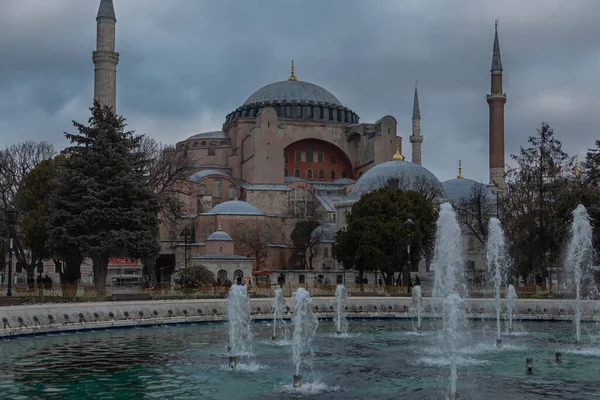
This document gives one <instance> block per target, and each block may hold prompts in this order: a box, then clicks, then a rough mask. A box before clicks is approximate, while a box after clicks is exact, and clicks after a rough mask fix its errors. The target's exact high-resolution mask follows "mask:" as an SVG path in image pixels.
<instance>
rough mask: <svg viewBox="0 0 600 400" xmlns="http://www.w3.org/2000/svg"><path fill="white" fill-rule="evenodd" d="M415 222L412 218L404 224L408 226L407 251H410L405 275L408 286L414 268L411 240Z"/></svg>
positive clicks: (405, 282)
mask: <svg viewBox="0 0 600 400" xmlns="http://www.w3.org/2000/svg"><path fill="white" fill-rule="evenodd" d="M414 224H415V223H414V222H412V220H411V219H410V218H409V219H407V220H406V221H404V226H406V227H407V228H408V245H407V246H406V250H407V253H408V261H407V263H406V274H405V277H404V284H405V285H406V286H408V282H409V279H410V278H409V277H410V271H411V269H412V268H411V267H412V265H411V259H410V241H411V234H412V228H413V225H414Z"/></svg>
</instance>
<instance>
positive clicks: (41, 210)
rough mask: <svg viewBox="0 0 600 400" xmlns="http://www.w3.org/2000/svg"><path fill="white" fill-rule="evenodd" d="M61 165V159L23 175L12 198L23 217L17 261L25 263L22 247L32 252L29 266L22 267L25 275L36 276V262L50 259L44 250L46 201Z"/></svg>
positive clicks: (46, 163)
mask: <svg viewBox="0 0 600 400" xmlns="http://www.w3.org/2000/svg"><path fill="white" fill-rule="evenodd" d="M62 162H64V156H57V157H55V158H53V159H47V160H42V161H41V162H39V163H38V164H37V165H36V166H35V168H33V169H32V170H31V171H29V173H28V174H27V175H25V177H24V178H23V180H22V182H21V185H20V186H19V190H18V191H17V193H16V196H15V205H16V207H17V209H19V210H20V211H21V214H22V217H21V219H20V221H19V228H20V229H19V233H20V235H19V240H18V241H17V243H16V246H15V247H16V248H15V251H16V253H17V254H18V257H17V258H18V259H20V260H26V257H25V249H24V248H25V247H27V248H28V249H29V251H31V258H30V259H29V264H27V263H24V265H25V268H26V269H27V273H28V275H33V274H34V273H35V266H36V264H37V263H38V262H40V261H43V260H45V259H48V258H50V257H51V256H52V254H51V253H50V252H49V251H48V248H47V246H46V244H47V241H48V231H47V230H46V225H47V219H48V204H47V200H48V197H49V196H50V193H51V192H52V187H53V185H52V182H53V181H54V179H55V178H56V174H57V166H58V165H60V164H61V163H62Z"/></svg>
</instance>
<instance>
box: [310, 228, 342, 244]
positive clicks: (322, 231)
mask: <svg viewBox="0 0 600 400" xmlns="http://www.w3.org/2000/svg"><path fill="white" fill-rule="evenodd" d="M336 232H337V231H336V229H335V224H323V225H319V226H317V227H316V228H315V230H313V231H312V233H311V234H310V236H311V239H312V240H316V241H318V242H319V243H333V242H335V234H336Z"/></svg>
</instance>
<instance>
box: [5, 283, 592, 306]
mask: <svg viewBox="0 0 600 400" xmlns="http://www.w3.org/2000/svg"><path fill="white" fill-rule="evenodd" d="M279 287H280V285H254V286H250V285H249V286H248V292H249V294H250V296H251V297H257V298H264V297H273V296H274V295H275V289H276V288H279ZM299 287H302V288H304V289H306V290H307V291H308V292H309V293H310V294H311V295H312V296H313V297H329V296H335V290H336V287H337V285H335V284H317V285H315V284H313V283H309V284H293V285H292V284H289V283H288V284H284V285H281V288H282V289H283V295H284V296H285V297H291V296H292V294H293V293H294V292H295V291H296V290H297V289H298V288H299ZM345 288H346V291H347V293H348V296H350V297H359V296H372V297H379V296H385V297H387V296H392V297H408V296H410V294H409V292H408V288H407V287H406V286H385V285H377V284H363V285H360V284H347V285H345ZM515 289H516V291H517V294H518V296H519V298H525V299H536V298H538V299H551V298H555V299H561V298H573V294H572V293H570V292H564V291H560V290H558V288H554V289H552V290H550V289H551V288H546V287H545V285H537V286H536V285H527V286H525V287H518V288H515ZM228 292H229V287H227V286H205V287H198V288H182V287H180V286H176V285H169V284H154V285H151V286H140V285H135V286H107V287H106V290H105V294H103V295H100V291H99V289H98V287H97V286H96V285H78V286H76V285H57V284H53V286H52V288H46V289H43V288H37V287H33V288H31V287H28V286H27V285H22V284H21V285H16V286H14V287H13V292H12V299H13V300H12V301H11V302H0V305H3V304H13V303H17V302H19V299H20V300H21V302H22V303H65V302H88V301H114V300H149V299H152V300H168V299H173V300H175V299H218V298H225V297H227V294H228ZM1 295H6V286H5V285H3V286H0V296H1ZM422 295H423V297H430V296H431V287H430V286H429V285H426V286H425V287H424V288H423V290H422ZM586 296H587V291H586V290H585V289H584V290H583V293H582V298H585V297H586ZM469 297H471V298H491V297H494V291H493V289H492V288H490V287H485V288H480V287H472V288H469ZM502 297H503V298H504V297H506V288H505V287H503V289H502ZM5 299H10V298H6V297H5Z"/></svg>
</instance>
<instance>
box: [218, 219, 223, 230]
mask: <svg viewBox="0 0 600 400" xmlns="http://www.w3.org/2000/svg"><path fill="white" fill-rule="evenodd" d="M218 230H219V231H222V230H223V229H221V221H219V229H218Z"/></svg>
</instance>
